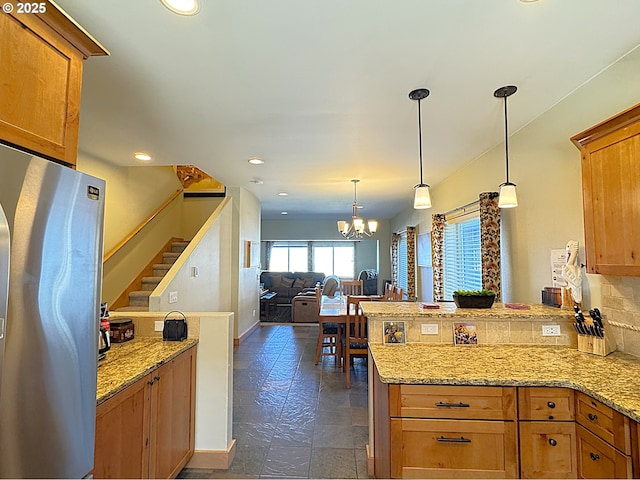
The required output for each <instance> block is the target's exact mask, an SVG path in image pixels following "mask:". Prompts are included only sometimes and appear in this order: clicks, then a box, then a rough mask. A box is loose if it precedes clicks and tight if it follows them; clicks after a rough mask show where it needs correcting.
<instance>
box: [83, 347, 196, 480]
mask: <svg viewBox="0 0 640 480" xmlns="http://www.w3.org/2000/svg"><path fill="white" fill-rule="evenodd" d="M195 362H196V347H192V348H190V349H189V350H187V351H185V352H184V353H182V354H180V355H178V356H177V357H176V358H174V359H172V360H171V361H169V362H167V363H166V364H164V365H162V366H160V367H159V368H157V369H156V370H154V371H153V372H151V373H150V374H148V375H146V376H145V377H144V378H142V379H140V380H138V381H137V382H136V383H134V384H133V385H131V386H129V387H127V388H126V389H125V390H123V391H122V392H120V393H118V394H117V395H115V396H114V397H112V398H110V399H109V400H107V401H105V402H104V403H102V404H100V405H98V407H97V410H96V454H95V465H94V477H95V478H175V477H176V476H177V474H178V473H179V472H180V470H181V469H182V468H183V467H184V466H185V465H186V463H187V462H188V461H189V459H190V458H191V456H192V455H193V451H194V441H195V435H194V426H195Z"/></svg>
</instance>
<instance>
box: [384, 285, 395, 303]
mask: <svg viewBox="0 0 640 480" xmlns="http://www.w3.org/2000/svg"><path fill="white" fill-rule="evenodd" d="M393 290H394V287H393V284H392V283H389V282H387V283H386V284H385V285H384V299H385V300H393Z"/></svg>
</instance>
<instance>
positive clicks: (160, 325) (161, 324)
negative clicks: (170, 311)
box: [154, 320, 164, 332]
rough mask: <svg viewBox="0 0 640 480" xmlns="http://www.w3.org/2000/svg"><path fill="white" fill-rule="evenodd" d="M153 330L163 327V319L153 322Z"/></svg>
mask: <svg viewBox="0 0 640 480" xmlns="http://www.w3.org/2000/svg"><path fill="white" fill-rule="evenodd" d="M154 327H155V328H154V330H155V331H156V332H161V331H162V330H163V329H164V321H162V320H156V321H155V324H154Z"/></svg>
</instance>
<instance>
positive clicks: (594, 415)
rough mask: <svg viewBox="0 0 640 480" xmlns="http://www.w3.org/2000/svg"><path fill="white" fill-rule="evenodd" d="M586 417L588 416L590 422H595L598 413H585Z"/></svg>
mask: <svg viewBox="0 0 640 480" xmlns="http://www.w3.org/2000/svg"><path fill="white" fill-rule="evenodd" d="M587 417H588V418H589V420H591V421H592V422H595V421H596V420H598V415H596V414H595V413H590V414H589V415H587Z"/></svg>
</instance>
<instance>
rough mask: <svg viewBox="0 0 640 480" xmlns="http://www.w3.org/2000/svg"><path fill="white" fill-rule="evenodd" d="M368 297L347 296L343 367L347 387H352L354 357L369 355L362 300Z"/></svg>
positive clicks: (365, 318)
mask: <svg viewBox="0 0 640 480" xmlns="http://www.w3.org/2000/svg"><path fill="white" fill-rule="evenodd" d="M366 300H367V298H366V297H364V298H363V297H360V298H358V297H354V296H351V295H350V296H348V297H347V321H346V325H345V332H344V363H343V364H342V368H343V370H344V372H345V374H346V381H347V388H351V363H352V361H353V358H354V357H364V358H366V357H367V355H368V347H367V342H368V337H367V317H365V315H364V313H363V312H362V309H361V308H360V302H361V301H366Z"/></svg>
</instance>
